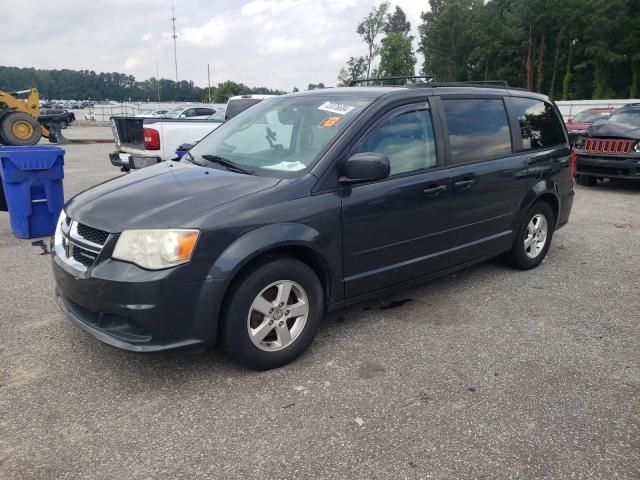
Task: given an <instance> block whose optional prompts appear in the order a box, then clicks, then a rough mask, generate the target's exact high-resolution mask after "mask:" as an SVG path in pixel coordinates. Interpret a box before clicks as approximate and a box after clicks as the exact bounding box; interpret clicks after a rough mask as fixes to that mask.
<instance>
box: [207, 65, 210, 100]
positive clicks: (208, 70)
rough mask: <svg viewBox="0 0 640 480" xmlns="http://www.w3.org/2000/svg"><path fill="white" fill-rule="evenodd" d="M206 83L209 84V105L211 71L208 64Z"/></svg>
mask: <svg viewBox="0 0 640 480" xmlns="http://www.w3.org/2000/svg"><path fill="white" fill-rule="evenodd" d="M207 82H208V83H209V103H211V70H210V69H209V64H208V63H207Z"/></svg>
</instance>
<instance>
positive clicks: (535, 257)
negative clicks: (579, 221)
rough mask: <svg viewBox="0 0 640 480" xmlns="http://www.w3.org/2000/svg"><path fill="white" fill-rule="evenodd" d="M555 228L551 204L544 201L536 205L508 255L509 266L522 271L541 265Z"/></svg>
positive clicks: (526, 216)
mask: <svg viewBox="0 0 640 480" xmlns="http://www.w3.org/2000/svg"><path fill="white" fill-rule="evenodd" d="M554 226H555V215H554V214H553V210H552V209H551V207H550V206H549V204H548V203H547V202H543V201H539V202H536V203H534V204H533V206H532V207H531V208H530V209H529V211H528V212H527V213H526V214H525V216H524V218H523V220H522V224H521V225H520V228H519V229H518V232H517V234H516V238H515V240H514V241H513V247H512V248H511V251H510V252H509V253H507V262H508V263H509V265H511V266H512V267H513V268H517V269H520V270H530V269H532V268H535V267H537V266H538V265H540V263H542V260H544V257H546V256H547V252H548V251H549V246H550V245H551V239H552V237H553V228H554Z"/></svg>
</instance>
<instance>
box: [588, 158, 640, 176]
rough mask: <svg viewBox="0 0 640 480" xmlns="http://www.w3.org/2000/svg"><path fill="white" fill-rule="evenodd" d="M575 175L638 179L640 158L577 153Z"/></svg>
mask: <svg viewBox="0 0 640 480" xmlns="http://www.w3.org/2000/svg"><path fill="white" fill-rule="evenodd" d="M576 175H584V176H585V177H599V178H619V179H624V180H640V158H639V157H626V158H625V157H620V156H615V157H614V156H606V155H598V154H596V155H584V154H580V153H578V156H577V159H576Z"/></svg>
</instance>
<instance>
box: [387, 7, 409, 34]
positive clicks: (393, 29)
mask: <svg viewBox="0 0 640 480" xmlns="http://www.w3.org/2000/svg"><path fill="white" fill-rule="evenodd" d="M383 30H384V33H386V34H387V35H388V34H390V33H397V34H400V35H409V32H411V23H409V21H408V20H407V15H406V14H405V13H404V10H402V8H400V7H399V6H397V5H396V9H395V10H394V12H393V13H390V14H388V15H387V23H386V24H385V25H384V27H383Z"/></svg>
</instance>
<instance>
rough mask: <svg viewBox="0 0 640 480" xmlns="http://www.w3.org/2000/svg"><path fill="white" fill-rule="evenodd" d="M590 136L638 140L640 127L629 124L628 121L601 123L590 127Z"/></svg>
mask: <svg viewBox="0 0 640 480" xmlns="http://www.w3.org/2000/svg"><path fill="white" fill-rule="evenodd" d="M589 136H590V137H615V138H630V139H633V140H638V139H640V127H636V126H634V125H628V124H626V123H612V122H607V123H601V124H600V125H594V126H593V127H591V128H590V129H589Z"/></svg>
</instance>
